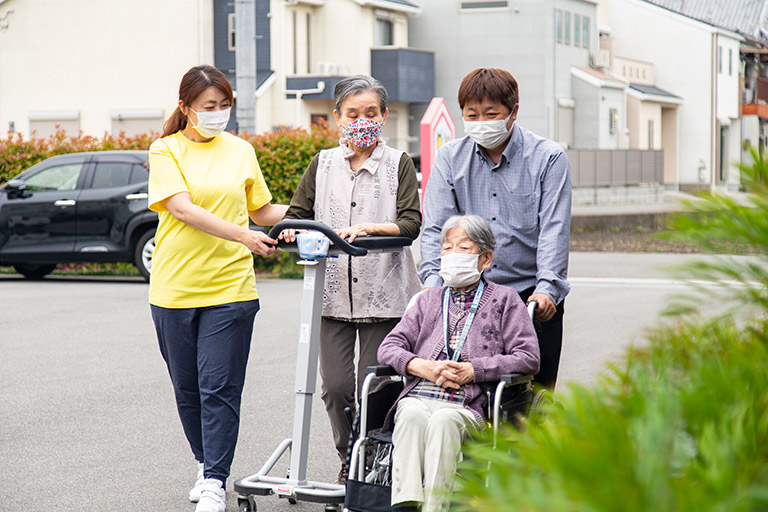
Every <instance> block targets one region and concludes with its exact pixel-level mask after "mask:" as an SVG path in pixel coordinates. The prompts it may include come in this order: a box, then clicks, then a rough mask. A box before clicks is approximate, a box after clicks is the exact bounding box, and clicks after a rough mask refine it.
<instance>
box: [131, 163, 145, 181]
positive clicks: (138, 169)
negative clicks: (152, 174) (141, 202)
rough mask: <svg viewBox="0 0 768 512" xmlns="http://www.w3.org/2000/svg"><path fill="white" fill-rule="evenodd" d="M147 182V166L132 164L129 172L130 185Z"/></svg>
mask: <svg viewBox="0 0 768 512" xmlns="http://www.w3.org/2000/svg"><path fill="white" fill-rule="evenodd" d="M147 181H149V172H148V170H147V165H141V164H133V170H132V171H131V185H133V184H134V183H145V182H147Z"/></svg>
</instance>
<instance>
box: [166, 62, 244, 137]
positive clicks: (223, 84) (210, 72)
mask: <svg viewBox="0 0 768 512" xmlns="http://www.w3.org/2000/svg"><path fill="white" fill-rule="evenodd" d="M209 87H215V88H217V89H218V90H220V91H221V92H223V93H224V94H225V95H226V96H227V98H229V103H230V104H231V103H232V102H233V101H234V96H233V94H232V86H231V85H230V84H229V80H227V77H226V76H224V73H222V72H221V71H219V70H218V69H216V68H215V67H213V66H209V65H207V64H202V65H200V66H195V67H193V68H192V69H190V70H189V71H187V72H186V73H185V74H184V77H183V78H182V79H181V85H179V99H180V100H181V101H182V103H184V105H187V106H189V105H191V104H192V102H194V101H195V100H196V99H197V97H198V96H200V95H201V94H202V93H203V91H205V90H206V89H208V88H209ZM186 127H187V116H185V115H184V114H183V113H182V112H181V109H180V108H179V107H176V110H174V111H173V114H171V117H169V118H168V120H167V121H166V122H165V124H164V125H163V135H162V136H163V137H166V136H168V135H170V134H172V133H176V132H178V131H179V130H183V129H184V128H186Z"/></svg>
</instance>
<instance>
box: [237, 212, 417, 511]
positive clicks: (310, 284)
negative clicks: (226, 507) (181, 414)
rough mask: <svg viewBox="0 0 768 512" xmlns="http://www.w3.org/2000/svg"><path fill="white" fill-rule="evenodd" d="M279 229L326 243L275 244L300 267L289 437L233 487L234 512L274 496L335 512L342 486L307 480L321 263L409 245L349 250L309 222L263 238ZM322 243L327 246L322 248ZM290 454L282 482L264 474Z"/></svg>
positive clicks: (359, 243) (287, 224)
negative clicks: (305, 232) (293, 401)
mask: <svg viewBox="0 0 768 512" xmlns="http://www.w3.org/2000/svg"><path fill="white" fill-rule="evenodd" d="M285 229H301V230H308V232H309V233H310V234H311V235H315V233H322V234H323V235H325V237H327V240H326V239H324V238H322V237H318V236H316V235H315V236H308V237H305V238H303V240H299V242H300V243H301V245H302V247H298V246H297V244H295V243H291V244H287V243H285V242H283V241H280V243H279V244H278V247H279V248H280V249H282V250H285V251H291V252H297V251H298V252H299V253H300V255H301V257H302V260H301V261H300V262H299V263H300V264H301V265H304V267H305V269H304V287H303V291H302V296H301V318H300V328H299V345H298V351H297V356H296V384H295V389H296V405H295V408H294V415H293V437H291V438H287V439H284V440H283V441H282V442H281V443H280V444H279V445H278V447H277V448H276V449H275V451H274V452H273V453H272V455H271V456H270V457H269V459H267V461H266V462H265V463H264V465H263V466H262V467H261V469H259V471H258V472H257V473H256V474H253V475H251V476H247V477H245V478H241V479H240V480H237V481H236V482H235V492H237V493H238V498H237V503H238V510H239V511H240V512H256V503H255V500H254V497H255V496H268V495H272V494H274V495H277V496H278V497H279V498H285V499H287V500H288V501H289V503H292V504H295V503H296V502H297V501H308V502H314V503H324V504H326V507H325V509H326V510H328V511H339V510H341V504H342V503H344V497H345V486H344V485H337V484H332V483H326V482H316V481H313V480H307V457H308V452H309V431H310V424H311V419H312V397H313V395H314V393H315V385H316V381H317V359H318V351H319V346H320V314H321V310H322V305H323V289H324V287H325V268H326V258H327V257H333V256H334V255H338V254H341V253H342V252H343V253H346V254H349V255H350V256H365V255H366V254H368V253H369V252H397V251H400V250H402V249H403V247H406V246H409V245H411V243H412V242H413V240H411V239H410V238H407V237H394V236H367V237H361V238H356V239H355V241H354V244H349V243H348V242H346V241H345V240H343V239H342V238H341V237H340V236H339V235H337V234H336V233H335V232H334V231H333V230H332V229H331V228H330V227H328V226H327V225H325V224H323V223H321V222H318V221H314V220H298V219H295V220H283V221H280V222H279V223H278V224H277V225H275V226H274V227H273V228H272V230H271V231H270V232H269V236H270V237H271V238H277V236H278V235H279V234H280V233H281V232H282V231H283V230H285ZM328 240H330V242H332V243H333V245H331V246H330V247H329V246H328V243H327V242H328ZM286 451H289V452H290V465H289V469H288V475H287V476H286V477H278V476H271V475H270V474H269V472H270V471H272V469H273V468H274V466H275V464H276V463H277V461H278V460H279V459H280V458H281V457H282V456H283V454H284V453H285V452H286Z"/></svg>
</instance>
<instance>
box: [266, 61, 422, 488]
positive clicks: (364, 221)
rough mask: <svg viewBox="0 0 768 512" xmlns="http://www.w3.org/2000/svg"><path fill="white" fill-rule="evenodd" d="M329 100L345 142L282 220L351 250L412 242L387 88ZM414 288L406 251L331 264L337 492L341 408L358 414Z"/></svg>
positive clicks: (359, 87) (348, 86) (289, 235)
mask: <svg viewBox="0 0 768 512" xmlns="http://www.w3.org/2000/svg"><path fill="white" fill-rule="evenodd" d="M334 99H335V110H334V111H333V115H334V117H335V119H336V123H337V124H338V125H339V127H340V128H341V130H342V133H343V138H342V139H341V140H340V141H339V145H338V146H337V147H335V148H332V149H327V150H323V151H321V152H320V153H319V154H318V155H316V156H315V158H314V159H313V160H312V162H311V163H310V164H309V166H308V167H307V170H306V171H305V173H304V176H303V177H302V179H301V182H300V183H299V186H298V188H297V190H296V192H295V194H294V196H293V198H292V199H291V204H290V207H289V209H288V212H287V213H286V216H285V217H286V218H293V219H315V220H318V221H321V222H323V223H325V224H327V225H328V226H330V227H331V228H333V229H334V230H335V231H336V232H337V233H338V234H339V235H340V236H341V237H342V238H344V239H346V240H347V241H348V242H350V243H352V242H353V241H354V240H355V238H357V237H364V236H368V235H389V236H403V237H409V238H412V239H415V238H416V237H417V236H418V235H419V229H420V227H421V212H420V204H419V195H418V182H417V179H416V172H415V168H414V165H413V161H412V160H411V158H410V157H409V156H408V155H407V154H406V153H404V152H403V151H400V150H397V149H395V148H392V147H390V146H388V145H387V144H386V143H385V142H384V141H383V140H382V139H381V138H380V134H381V130H382V127H383V126H384V123H385V122H386V119H387V113H388V110H387V91H386V89H384V87H383V86H382V85H381V83H379V82H378V81H377V80H375V79H373V78H371V77H370V76H365V75H357V76H352V77H349V78H345V79H344V80H341V81H340V82H339V83H338V84H337V85H336V87H335V89H334ZM281 238H284V239H285V240H286V241H287V242H292V241H294V239H295V232H294V231H291V230H287V231H283V233H282V235H281ZM420 287H421V286H420V282H419V279H418V275H417V273H416V266H415V263H414V260H413V256H412V254H411V251H410V249H409V248H405V249H403V250H402V251H399V252H394V253H376V254H369V255H368V256H364V257H359V258H350V257H349V256H347V255H340V256H339V257H338V258H334V259H332V260H329V261H328V266H327V270H326V278H325V290H324V297H323V309H322V320H321V326H320V354H319V368H320V376H321V378H322V394H321V397H322V399H323V402H324V403H325V407H326V411H327V413H328V417H329V419H330V422H331V429H332V431H333V438H334V443H335V445H336V450H337V452H338V455H339V458H340V460H341V470H340V471H339V476H338V479H337V483H339V484H343V483H344V482H345V480H346V471H347V466H346V460H347V446H348V443H349V436H350V422H349V419H348V416H347V414H346V413H345V409H347V408H349V409H352V410H354V409H355V408H356V401H355V394H356V392H358V393H359V390H360V387H361V386H362V382H363V380H364V378H365V375H364V373H365V368H366V367H367V366H370V365H375V364H376V351H377V350H378V348H379V344H380V343H381V340H383V339H384V337H385V336H386V335H387V333H389V331H390V330H391V329H392V328H393V327H394V326H395V325H396V324H397V322H398V321H399V319H400V317H401V316H402V314H403V311H404V310H405V306H406V304H407V303H408V300H409V299H410V297H411V296H412V295H414V294H415V293H416V292H417V291H418V290H419V289H420ZM356 340H359V351H358V363H357V368H355V345H356Z"/></svg>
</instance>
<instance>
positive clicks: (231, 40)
mask: <svg viewBox="0 0 768 512" xmlns="http://www.w3.org/2000/svg"><path fill="white" fill-rule="evenodd" d="M236 43H237V20H236V19H235V13H233V12H230V13H228V14H227V50H229V51H230V52H234V51H236V48H237V46H236Z"/></svg>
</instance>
